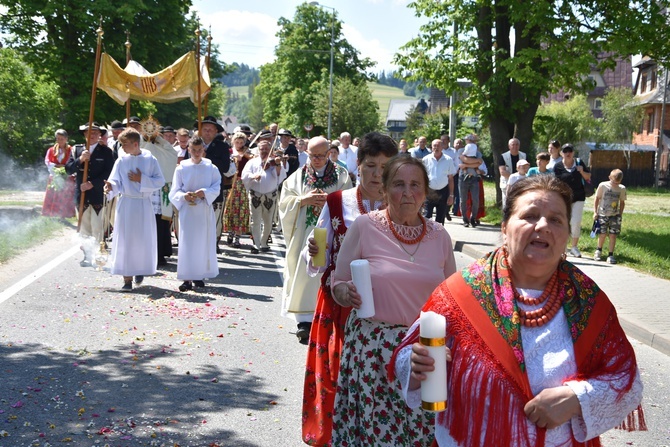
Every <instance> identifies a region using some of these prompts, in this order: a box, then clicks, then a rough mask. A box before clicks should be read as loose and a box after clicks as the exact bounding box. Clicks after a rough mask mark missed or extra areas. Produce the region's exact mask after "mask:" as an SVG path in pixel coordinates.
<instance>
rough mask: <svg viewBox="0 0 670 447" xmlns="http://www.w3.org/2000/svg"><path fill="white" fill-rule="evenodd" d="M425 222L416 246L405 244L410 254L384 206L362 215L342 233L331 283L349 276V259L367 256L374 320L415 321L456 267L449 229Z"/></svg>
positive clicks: (387, 321)
mask: <svg viewBox="0 0 670 447" xmlns="http://www.w3.org/2000/svg"><path fill="white" fill-rule="evenodd" d="M426 224H427V225H428V227H427V231H426V235H425V236H424V238H423V239H422V240H421V242H420V243H419V244H417V245H418V246H417V245H403V246H404V247H405V250H407V252H409V254H408V253H407V252H406V251H405V250H403V249H402V248H401V246H400V242H399V241H398V240H397V239H396V238H395V236H393V233H391V230H390V228H389V224H388V222H387V220H386V212H385V211H373V212H371V213H370V214H365V215H362V216H360V217H358V218H357V219H356V220H355V221H354V223H353V225H352V226H351V228H349V230H348V231H347V237H346V238H344V243H343V244H342V248H341V249H340V253H339V255H338V259H337V264H336V268H335V272H334V275H333V278H332V279H333V281H332V287H333V288H334V287H335V286H336V285H337V284H341V283H343V282H349V281H351V270H350V267H349V264H350V263H351V261H353V260H355V259H367V260H368V262H369V263H370V274H371V279H372V294H373V297H374V301H375V312H376V313H375V316H374V317H372V318H371V319H372V320H376V321H381V322H385V323H390V324H402V325H404V326H407V327H409V326H411V324H412V323H413V322H414V320H416V318H417V316H418V315H419V311H420V310H421V308H422V307H423V305H424V303H425V302H426V300H427V299H428V297H430V294H431V293H432V292H433V290H435V288H436V287H437V286H438V285H439V284H440V283H441V282H442V281H444V280H445V279H446V278H447V277H449V276H450V275H451V274H452V273H454V272H456V260H455V259H454V252H453V248H452V244H451V238H450V237H449V233H447V230H445V228H444V227H443V226H442V225H440V224H438V223H436V222H434V221H432V220H428V221H427V222H426ZM397 227H399V226H397ZM401 234H402V233H401ZM414 250H416V253H415V252H414ZM410 256H413V257H414V262H412V261H410Z"/></svg>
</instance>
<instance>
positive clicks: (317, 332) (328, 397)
mask: <svg viewBox="0 0 670 447" xmlns="http://www.w3.org/2000/svg"><path fill="white" fill-rule="evenodd" d="M397 153H398V148H397V146H396V143H395V141H393V139H392V138H391V137H389V136H387V135H383V134H381V133H379V132H370V133H368V134H366V135H365V136H363V143H362V144H361V145H360V146H359V147H358V152H357V154H356V156H357V157H358V173H359V175H360V182H359V183H358V186H356V188H353V189H347V190H345V191H336V192H334V193H331V194H328V198H327V199H326V205H325V206H324V207H323V210H322V211H321V215H320V216H319V222H318V224H317V227H318V228H325V229H326V231H327V236H326V241H327V250H326V264H325V265H326V267H320V268H319V267H314V266H313V265H312V262H311V257H313V256H316V255H317V254H318V252H319V248H318V246H317V245H316V242H315V241H314V238H313V232H312V234H310V237H309V238H308V241H309V244H308V246H307V247H306V248H305V249H304V250H303V256H305V257H306V258H307V268H308V272H309V274H310V275H316V274H322V276H321V287H320V288H319V294H318V296H317V299H316V310H315V312H314V320H313V324H312V329H311V332H310V334H309V343H308V346H309V348H308V350H307V365H306V370H305V386H304V391H303V400H302V415H303V423H302V439H303V441H305V443H307V444H309V445H316V446H329V445H331V434H332V430H333V415H332V413H333V404H334V402H335V391H336V389H337V375H338V372H339V370H340V353H341V351H342V341H343V339H344V325H345V323H346V322H347V317H348V316H349V311H350V310H351V308H343V307H342V306H340V305H339V304H337V303H336V302H335V301H334V300H333V297H332V295H331V292H330V276H331V274H332V272H333V270H335V261H336V260H337V254H338V252H339V250H340V246H341V245H342V242H343V240H344V236H345V234H346V232H347V229H348V228H349V227H350V226H351V224H352V223H353V222H354V220H355V219H356V218H357V217H358V216H360V215H361V214H367V213H368V212H370V211H373V210H377V209H379V208H381V206H382V204H383V193H382V172H383V170H384V166H386V163H387V162H388V160H389V159H390V158H391V157H393V156H394V155H396V154H397Z"/></svg>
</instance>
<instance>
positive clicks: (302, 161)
mask: <svg viewBox="0 0 670 447" xmlns="http://www.w3.org/2000/svg"><path fill="white" fill-rule="evenodd" d="M307 160H309V155H307V152H305V151H302V152H300V151H298V162H299V163H300V167H301V168H302V167H303V166H305V164H307Z"/></svg>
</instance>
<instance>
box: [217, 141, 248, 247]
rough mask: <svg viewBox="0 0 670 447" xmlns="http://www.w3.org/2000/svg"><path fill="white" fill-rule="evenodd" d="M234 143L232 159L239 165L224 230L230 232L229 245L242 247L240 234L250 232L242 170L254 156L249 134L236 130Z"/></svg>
mask: <svg viewBox="0 0 670 447" xmlns="http://www.w3.org/2000/svg"><path fill="white" fill-rule="evenodd" d="M231 143H232V144H233V155H232V157H231V158H232V160H233V161H234V162H235V166H237V173H236V175H235V178H234V179H233V186H232V187H231V190H230V192H229V193H228V198H227V200H226V210H225V211H224V213H225V214H224V217H223V231H224V232H227V233H228V245H232V246H233V247H235V248H242V244H240V236H241V235H243V234H247V233H249V231H250V230H251V228H250V227H249V216H250V211H249V194H248V193H247V188H245V187H244V183H243V182H242V170H243V169H244V166H245V165H246V164H247V161H249V160H250V159H251V158H253V157H254V156H253V155H252V154H251V152H249V150H248V148H247V146H246V143H247V136H246V135H245V134H244V133H242V132H235V134H233V138H232V140H231Z"/></svg>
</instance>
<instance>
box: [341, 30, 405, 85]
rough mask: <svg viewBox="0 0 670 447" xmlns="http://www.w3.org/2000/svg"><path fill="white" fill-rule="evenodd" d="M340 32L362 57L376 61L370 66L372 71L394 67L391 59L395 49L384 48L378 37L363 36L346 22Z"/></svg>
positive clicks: (387, 69)
mask: <svg viewBox="0 0 670 447" xmlns="http://www.w3.org/2000/svg"><path fill="white" fill-rule="evenodd" d="M342 33H343V34H344V37H345V38H346V39H347V41H348V42H349V43H350V44H351V45H352V46H353V47H354V48H356V49H357V50H358V51H359V52H360V53H361V56H362V57H369V58H370V59H371V60H373V61H375V62H377V65H375V66H374V67H372V68H371V71H372V72H373V73H377V72H379V71H381V70H386V71H389V70H393V69H394V68H393V65H392V64H391V60H392V59H393V55H394V53H395V51H393V50H389V49H388V48H386V47H385V46H384V44H382V42H381V41H380V40H379V39H374V38H373V39H370V38H368V37H365V36H364V35H363V34H362V33H361V32H360V31H359V30H358V29H357V28H354V27H352V26H349V25H347V24H346V23H345V24H344V25H342Z"/></svg>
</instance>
